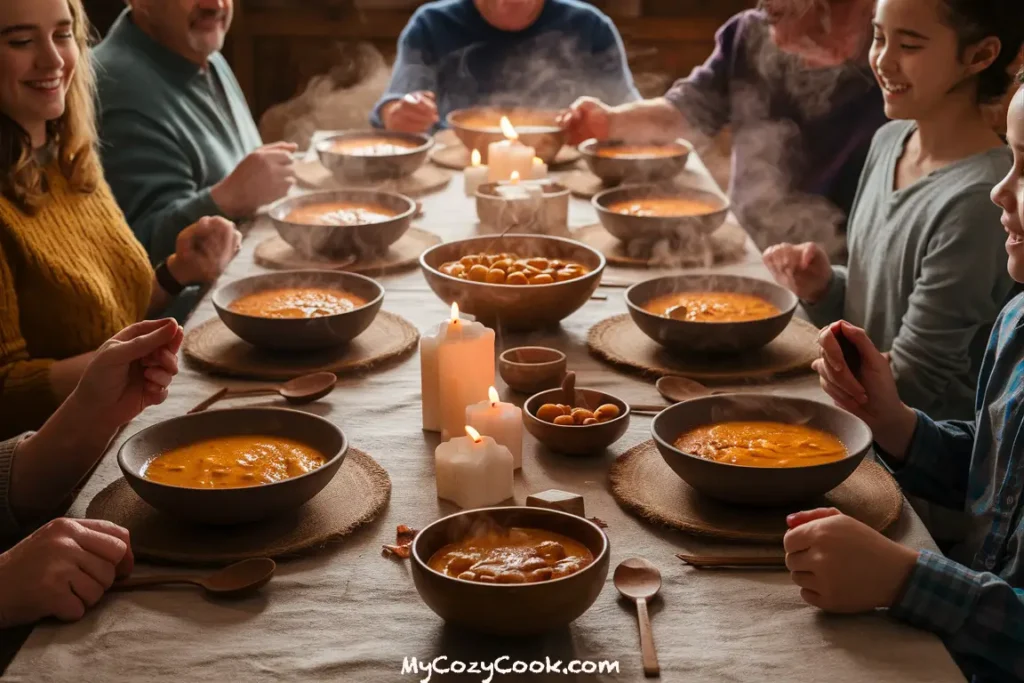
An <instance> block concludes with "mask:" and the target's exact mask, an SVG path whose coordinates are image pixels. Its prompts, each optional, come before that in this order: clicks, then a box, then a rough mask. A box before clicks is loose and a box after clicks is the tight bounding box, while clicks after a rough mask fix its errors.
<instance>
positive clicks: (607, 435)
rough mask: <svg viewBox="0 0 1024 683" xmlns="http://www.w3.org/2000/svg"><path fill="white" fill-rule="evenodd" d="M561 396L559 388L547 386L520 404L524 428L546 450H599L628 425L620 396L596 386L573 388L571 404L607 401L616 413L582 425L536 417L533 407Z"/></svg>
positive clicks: (590, 405) (596, 404)
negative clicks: (606, 419) (561, 423)
mask: <svg viewBox="0 0 1024 683" xmlns="http://www.w3.org/2000/svg"><path fill="white" fill-rule="evenodd" d="M564 399H565V396H564V394H563V392H562V390H561V388H559V389H549V390H548V391H542V392H540V393H539V394H534V395H533V396H531V397H530V398H528V399H527V400H526V403H524V404H523V424H524V425H526V431H528V432H530V433H531V434H533V436H534V438H536V439H537V440H538V441H540V442H541V443H542V444H544V445H545V446H547V447H548V449H549V450H552V451H555V452H557V453H565V454H567V455H593V454H597V453H603V452H604V451H605V449H607V448H608V447H609V446H611V445H612V444H613V443H615V442H616V441H618V440H619V439H621V438H622V436H623V434H625V433H626V430H627V429H628V428H629V405H628V404H627V403H626V402H625V401H623V400H622V399H620V398H618V397H616V396H612V395H611V394H606V393H604V392H603V391H597V390H596V389H580V388H577V389H576V400H575V401H573V405H572V407H573V408H583V407H586V408H588V409H589V410H597V409H598V408H599V407H600V406H602V405H604V404H606V403H611V404H613V405H615V406H617V407H618V409H619V416H618V417H617V418H615V419H614V420H609V421H607V422H602V423H600V424H596V425H590V426H587V427H584V426H582V425H580V426H575V425H574V426H572V427H570V426H568V425H566V426H562V425H556V424H553V423H551V422H545V421H544V420H541V419H540V418H538V417H537V411H538V410H539V409H540V407H541V406H542V405H544V404H546V403H565V400H564Z"/></svg>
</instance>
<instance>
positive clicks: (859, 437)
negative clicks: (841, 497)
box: [651, 393, 873, 506]
mask: <svg viewBox="0 0 1024 683" xmlns="http://www.w3.org/2000/svg"><path fill="white" fill-rule="evenodd" d="M651 433H652V435H653V437H654V442H655V444H657V447H658V451H659V452H660V453H661V456H662V457H663V458H664V459H665V462H666V463H667V464H668V466H669V467H671V468H672V470H673V471H674V472H675V473H676V474H677V475H679V476H680V477H681V478H682V479H683V481H685V482H686V483H687V484H689V485H690V486H692V487H693V488H694V489H696V490H697V491H698V492H700V493H701V494H704V495H706V496H709V497H711V498H715V499H718V500H721V501H725V502H727V503H737V504H741V505H759V506H768V505H796V504H802V505H807V504H812V505H813V503H814V499H815V498H817V497H819V496H822V495H824V494H826V493H828V492H829V491H831V490H832V489H834V488H835V487H837V486H839V485H840V484H842V483H843V482H844V481H846V479H847V478H848V477H849V476H850V475H851V474H853V471H854V470H855V469H857V466H858V465H860V463H861V461H862V460H863V459H864V456H865V455H866V454H867V452H868V450H870V448H871V443H872V440H873V437H872V434H871V429H870V428H869V427H868V426H867V425H866V424H865V423H864V422H863V421H862V420H860V419H859V418H857V417H855V416H853V415H851V414H850V413H848V412H846V411H845V410H840V409H839V408H836V407H834V406H831V405H826V404H824V403H819V402H817V401H810V400H806V399H800V398H791V397H788V396H777V395H774V394H746V393H744V394H720V395H716V396H706V397H703V398H697V399H692V400H689V401H685V402H683V403H678V404H676V405H674V406H672V407H670V408H667V409H666V410H665V411H664V412H662V413H660V414H659V415H658V416H657V417H655V418H654V422H653V423H652V425H651Z"/></svg>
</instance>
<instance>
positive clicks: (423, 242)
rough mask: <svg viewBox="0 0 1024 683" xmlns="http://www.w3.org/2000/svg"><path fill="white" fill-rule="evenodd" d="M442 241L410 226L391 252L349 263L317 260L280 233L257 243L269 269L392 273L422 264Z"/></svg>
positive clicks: (260, 260) (258, 254) (259, 256)
mask: <svg viewBox="0 0 1024 683" xmlns="http://www.w3.org/2000/svg"><path fill="white" fill-rule="evenodd" d="M440 243H441V238H440V237H439V236H438V235H435V234H434V233H432V232H427V231H426V230H420V229H419V228H409V231H408V232H406V233H405V234H404V235H402V238H401V239H400V240H398V241H397V242H395V243H394V244H392V245H391V247H390V248H389V249H388V251H387V253H385V254H383V255H382V256H375V257H371V258H368V259H365V260H361V261H356V262H354V263H348V262H347V261H345V260H343V259H336V260H330V259H313V258H308V257H306V256H303V255H302V254H300V253H299V252H297V251H295V249H293V248H292V246H291V245H290V244H288V243H287V242H285V241H284V240H283V239H281V237H280V235H274V236H273V237H271V238H269V239H266V240H264V241H263V242H260V243H259V244H257V245H256V252H255V254H254V258H255V260H256V263H258V264H260V265H261V266H264V267H266V268H279V269H282V270H308V269H313V270H324V269H326V270H333V269H336V268H340V269H341V270H344V271H346V272H348V273H359V274H361V275H390V274H392V273H399V272H402V271H404V270H409V269H411V268H415V267H417V266H418V265H419V260H420V254H422V253H423V252H425V251H426V250H427V249H430V248H431V247H433V246H436V245H438V244H440Z"/></svg>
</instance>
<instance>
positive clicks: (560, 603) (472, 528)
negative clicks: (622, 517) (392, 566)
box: [412, 507, 609, 636]
mask: <svg viewBox="0 0 1024 683" xmlns="http://www.w3.org/2000/svg"><path fill="white" fill-rule="evenodd" d="M493 525H498V526H500V527H503V528H509V527H521V528H532V529H543V530H545V531H553V532H555V533H559V534H562V535H563V536H568V537H569V538H571V539H573V540H575V541H579V542H580V543H582V544H583V545H584V546H586V547H587V548H588V549H589V550H590V552H591V553H593V555H594V561H593V562H592V563H591V564H590V565H589V566H587V567H585V568H584V569H581V570H580V571H578V572H576V573H575V574H572V575H570V576H566V577H563V578H561V579H554V580H552V581H544V582H541V583H521V584H488V583H476V582H473V581H466V580H463V579H454V578H452V577H449V576H445V575H444V574H441V573H440V572H436V571H434V570H433V569H431V568H430V567H429V565H428V564H427V562H428V561H429V560H430V558H431V557H432V556H433V555H434V553H435V552H437V551H438V550H440V549H441V548H443V547H444V546H445V545H448V544H449V543H455V542H457V541H460V540H462V539H464V538H465V537H466V536H467V535H469V534H470V533H475V532H476V533H479V532H480V531H482V530H485V529H487V528H488V527H490V526H493ZM608 558H609V544H608V537H607V536H605V534H604V532H603V531H601V529H599V528H598V527H597V526H596V525H595V524H594V523H593V522H591V521H589V520H587V519H584V518H583V517H577V516H576V515H570V514H567V513H565V512H559V511H557V510H548V509H546V508H531V507H498V508H485V509H481V510H464V511H462V512H457V513H455V514H454V515H451V516H449V517H445V518H443V519H440V520H438V521H436V522H434V523H433V524H431V525H429V526H428V527H427V528H426V529H424V530H423V531H421V532H420V533H419V535H418V536H416V540H415V541H413V544H412V578H413V582H414V583H415V584H416V590H417V591H419V594H420V597H421V598H423V602H425V603H427V607H429V608H430V609H432V610H433V611H434V612H435V613H436V614H437V615H438V616H439V617H441V618H442V619H444V620H445V621H448V622H452V623H454V624H458V625H460V626H463V627H466V628H469V629H472V630H474V631H480V632H482V633H489V634H493V635H502V636H527V635H537V634H540V633H544V632H546V631H550V630H553V629H558V628H564V627H565V626H568V625H569V624H570V623H572V622H573V621H575V620H576V619H577V618H579V616H580V615H582V614H583V613H584V612H586V611H587V610H588V609H590V606H591V605H593V604H594V601H595V600H597V596H598V595H600V593H601V589H602V588H604V583H605V579H607V578H608Z"/></svg>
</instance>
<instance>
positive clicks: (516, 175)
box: [510, 171, 519, 185]
mask: <svg viewBox="0 0 1024 683" xmlns="http://www.w3.org/2000/svg"><path fill="white" fill-rule="evenodd" d="M510 182H511V183H512V184H513V185H518V184H519V171H512V180H511V181H510Z"/></svg>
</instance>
